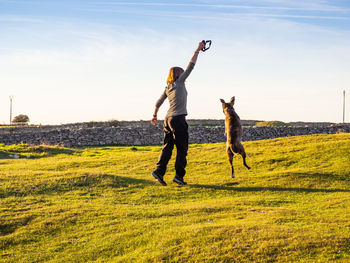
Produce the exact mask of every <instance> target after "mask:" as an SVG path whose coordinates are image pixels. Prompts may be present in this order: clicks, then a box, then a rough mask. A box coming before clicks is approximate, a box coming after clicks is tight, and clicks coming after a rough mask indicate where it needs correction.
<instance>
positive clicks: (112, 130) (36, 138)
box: [0, 120, 350, 147]
mask: <svg viewBox="0 0 350 263" xmlns="http://www.w3.org/2000/svg"><path fill="white" fill-rule="evenodd" d="M142 124H144V125H142ZM189 124H190V128H189V132H190V143H191V144H192V143H217V142H225V141H226V138H225V136H224V125H223V120H218V121H214V120H213V121H212V122H209V123H208V122H205V124H204V123H203V121H202V122H198V123H195V122H194V123H192V122H191V121H189ZM340 132H346V133H349V132H350V124H331V125H328V126H325V125H305V126H302V127H278V128H277V127H276V128H275V127H256V126H252V127H250V126H249V127H248V126H245V127H243V134H244V135H243V141H253V140H262V139H270V138H278V137H287V136H297V135H306V134H334V133H340ZM162 139H163V131H162V125H161V124H159V125H158V126H156V127H154V126H152V125H149V122H147V123H146V122H145V123H142V122H135V123H134V124H133V125H129V127H128V125H120V124H118V123H115V124H114V125H110V123H109V124H108V125H101V126H97V127H95V126H94V125H91V127H89V126H88V125H73V126H67V125H61V126H35V127H33V126H28V127H18V128H1V129H0V143H3V144H6V145H9V144H19V143H27V144H33V145H39V144H49V145H62V146H66V147H77V146H88V145H160V144H162Z"/></svg>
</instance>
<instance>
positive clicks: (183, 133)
mask: <svg viewBox="0 0 350 263" xmlns="http://www.w3.org/2000/svg"><path fill="white" fill-rule="evenodd" d="M174 145H176V149H177V155H176V162H175V170H176V176H177V177H179V178H183V177H184V176H185V173H186V171H185V167H186V164H187V160H186V156H187V150H188V125H187V122H186V118H185V115H180V116H175V117H168V118H165V120H164V143H163V149H162V151H161V153H160V155H159V159H158V163H157V168H156V170H155V172H156V173H158V174H159V175H161V176H164V174H165V172H166V167H167V164H168V162H169V160H170V158H171V155H172V152H173V149H174Z"/></svg>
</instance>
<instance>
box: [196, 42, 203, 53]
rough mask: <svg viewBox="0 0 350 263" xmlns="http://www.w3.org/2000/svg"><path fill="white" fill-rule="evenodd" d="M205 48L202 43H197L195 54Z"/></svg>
mask: <svg viewBox="0 0 350 263" xmlns="http://www.w3.org/2000/svg"><path fill="white" fill-rule="evenodd" d="M204 47H205V44H204V43H203V41H201V42H199V43H198V47H197V49H196V52H197V51H198V52H199V51H201V50H202V49H203V48H204Z"/></svg>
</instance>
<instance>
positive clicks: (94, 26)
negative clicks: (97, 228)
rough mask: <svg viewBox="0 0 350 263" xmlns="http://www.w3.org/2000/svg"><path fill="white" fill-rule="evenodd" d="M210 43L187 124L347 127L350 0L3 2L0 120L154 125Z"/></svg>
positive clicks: (197, 72)
mask: <svg viewBox="0 0 350 263" xmlns="http://www.w3.org/2000/svg"><path fill="white" fill-rule="evenodd" d="M202 39H205V40H207V39H210V40H212V46H211V48H210V49H209V50H208V51H206V52H204V53H200V55H199V58H198V61H197V64H196V66H195V68H194V70H193V72H192V73H191V75H190V77H189V78H188V79H187V81H186V87H187V91H188V100H187V102H188V105H187V110H188V116H187V118H188V119H223V118H224V115H223V112H222V108H221V104H220V100H219V99H220V98H223V99H225V100H226V101H227V100H229V99H230V98H231V97H232V96H235V97H236V103H235V109H236V112H237V113H238V114H239V116H240V117H241V119H246V120H247V119H250V120H279V121H285V122H291V121H315V122H341V121H342V112H343V106H342V102H343V91H344V90H345V91H346V95H347V96H346V98H347V99H346V114H345V120H346V122H350V1H348V0H332V1H328V0H304V1H292V0H259V1H258V0H245V1H239V0H237V1H236V0H212V1H205V0H187V1H185V0H183V1H174V0H173V1H170V0H166V1H159V0H154V1H137V0H135V1H128V0H125V1H115V0H99V1H97V0H45V1H39V0H22V1H21V0H13V1H11V0H0V91H1V92H0V124H2V123H4V124H5V123H9V112H10V100H9V96H13V116H16V115H19V114H26V115H28V116H29V118H30V120H31V123H32V124H60V123H72V122H86V121H108V120H150V119H151V118H152V114H153V111H154V105H155V102H156V100H157V99H158V98H159V97H160V95H161V94H162V92H163V90H164V88H165V85H166V79H167V75H168V71H169V69H170V67H173V66H180V67H183V68H185V67H186V66H187V64H188V63H189V61H190V59H191V57H192V55H193V52H194V51H195V49H196V47H197V45H198V42H199V41H201V40H202ZM168 106H169V105H168V102H167V101H165V102H164V104H163V105H162V107H161V109H160V111H159V114H158V118H159V119H163V118H164V116H165V114H166V111H167V109H168Z"/></svg>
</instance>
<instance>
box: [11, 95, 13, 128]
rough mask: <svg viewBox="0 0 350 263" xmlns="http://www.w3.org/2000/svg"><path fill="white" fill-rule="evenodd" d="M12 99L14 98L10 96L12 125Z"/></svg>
mask: <svg viewBox="0 0 350 263" xmlns="http://www.w3.org/2000/svg"><path fill="white" fill-rule="evenodd" d="M12 99H13V96H10V124H12Z"/></svg>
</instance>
